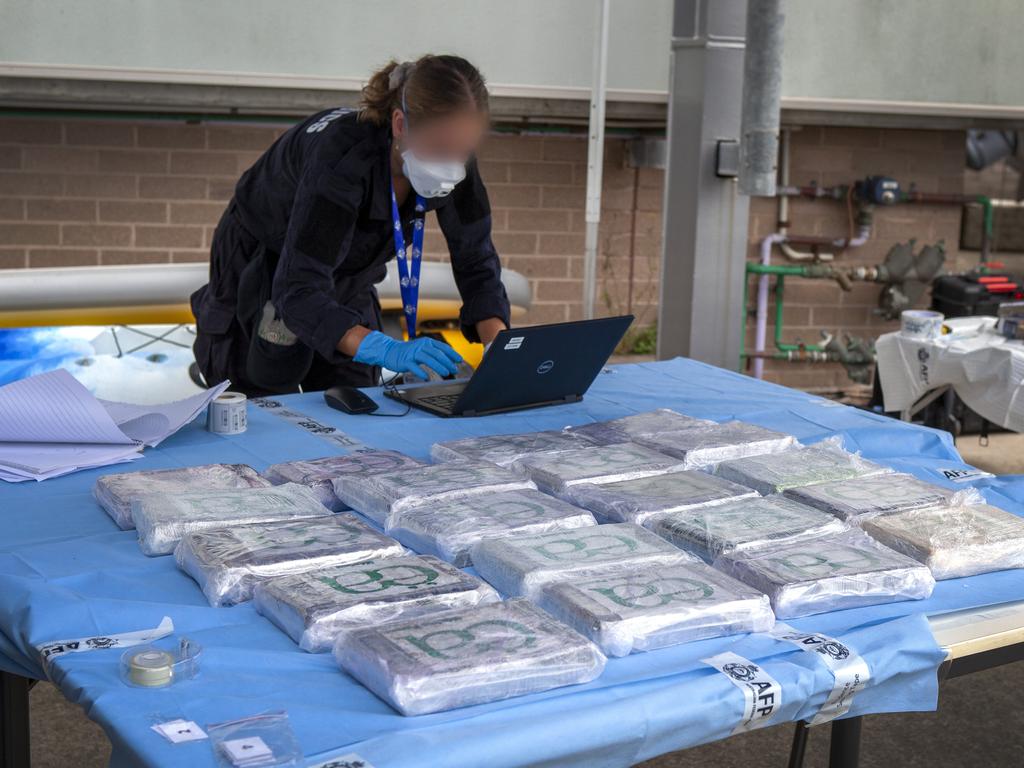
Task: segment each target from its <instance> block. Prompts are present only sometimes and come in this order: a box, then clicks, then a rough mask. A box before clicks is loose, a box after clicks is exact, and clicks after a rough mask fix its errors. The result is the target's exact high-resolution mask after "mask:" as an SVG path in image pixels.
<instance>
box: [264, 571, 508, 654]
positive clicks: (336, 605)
mask: <svg viewBox="0 0 1024 768" xmlns="http://www.w3.org/2000/svg"><path fill="white" fill-rule="evenodd" d="M499 599H500V598H499V597H498V593H497V592H495V591H494V590H493V589H492V588H491V587H490V586H489V585H487V584H484V583H483V582H482V581H481V580H480V579H478V578H476V577H475V576H471V575H469V574H468V573H463V572H462V571H460V570H459V569H458V568H453V567H452V566H451V565H449V564H448V563H445V562H442V561H441V560H438V559H437V558H436V557H420V556H418V555H405V556H403V557H391V558H387V559H384V560H370V561H368V562H363V563H356V564H353V565H343V566H339V567H336V568H325V569H321V570H316V571H310V572H307V573H300V574H297V575H295V576H282V577H279V578H275V579H271V580H270V581H268V582H265V583H263V584H260V585H258V586H257V587H256V599H255V601H254V604H255V606H256V610H257V611H259V612H260V613H262V614H263V615H264V616H266V617H267V618H268V619H270V620H271V621H272V622H273V623H274V624H276V625H277V626H278V627H279V628H280V629H281V630H282V631H284V632H285V634H287V635H288V636H289V637H291V638H292V640H294V641H295V642H296V643H298V644H299V647H300V648H301V649H302V650H304V651H309V652H311V653H318V652H321V651H329V650H330V649H331V647H332V646H333V645H334V641H335V639H336V638H337V637H338V635H339V634H341V633H342V632H347V631H351V630H353V629H359V628H361V627H369V626H373V625H376V624H382V623H384V622H388V621H395V620H398V619H411V618H414V617H416V616H423V615H425V614H428V613H436V612H438V611H444V610H450V609H454V608H469V607H472V606H474V605H480V604H483V603H494V602H497V601H498V600H499Z"/></svg>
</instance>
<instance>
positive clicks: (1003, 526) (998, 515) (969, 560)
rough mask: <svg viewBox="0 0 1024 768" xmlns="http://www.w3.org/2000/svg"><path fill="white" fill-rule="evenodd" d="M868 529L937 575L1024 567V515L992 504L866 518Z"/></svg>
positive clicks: (965, 574)
mask: <svg viewBox="0 0 1024 768" xmlns="http://www.w3.org/2000/svg"><path fill="white" fill-rule="evenodd" d="M863 527H864V530H865V531H867V532H868V533H869V534H871V535H872V536H873V537H874V538H876V539H878V540H879V541H880V542H882V543H883V544H885V545H886V546H888V547H891V548H892V549H895V550H896V551H897V552H902V553H903V554H905V555H909V556H910V557H912V558H914V559H915V560H917V561H918V562H921V563H924V564H925V565H927V566H928V568H929V569H930V570H931V572H932V575H933V576H934V577H935V578H936V579H955V578H960V577H962V576H974V575H976V574H979V573H988V572H989V571H1002V570H1005V569H1008V568H1024V519H1022V518H1020V517H1018V516H1017V515H1014V514H1011V513H1010V512H1007V511H1005V510H1002V509H999V508H998V507H993V506H991V505H989V504H971V505H969V506H953V507H930V508H927V509H912V510H908V511H906V512H896V513H894V514H891V515H885V516H881V517H873V518H870V519H867V520H864V521H863Z"/></svg>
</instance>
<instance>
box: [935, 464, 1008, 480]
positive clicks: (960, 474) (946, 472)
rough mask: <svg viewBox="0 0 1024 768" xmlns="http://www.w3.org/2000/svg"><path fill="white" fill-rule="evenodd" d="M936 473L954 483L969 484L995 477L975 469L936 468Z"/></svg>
mask: <svg viewBox="0 0 1024 768" xmlns="http://www.w3.org/2000/svg"><path fill="white" fill-rule="evenodd" d="M935 472H936V473H937V474H938V476H939V477H941V478H942V479H943V480H950V481H952V482H954V483H969V482H971V480H980V479H981V478H983V477H995V475H993V474H992V473H991V472H986V471H985V470H983V469H976V468H974V467H966V468H964V467H936V468H935Z"/></svg>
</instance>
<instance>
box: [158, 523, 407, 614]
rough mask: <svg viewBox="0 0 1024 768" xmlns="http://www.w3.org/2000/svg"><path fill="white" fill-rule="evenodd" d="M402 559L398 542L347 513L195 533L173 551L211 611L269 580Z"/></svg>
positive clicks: (240, 598)
mask: <svg viewBox="0 0 1024 768" xmlns="http://www.w3.org/2000/svg"><path fill="white" fill-rule="evenodd" d="M403 554H405V548H404V547H403V546H402V545H401V544H399V543H398V542H397V541H395V540H394V539H392V538H391V537H389V536H385V535H384V534H382V533H378V532H377V531H375V530H374V529H373V528H371V527H370V526H369V525H367V524H366V523H364V522H363V521H362V520H360V519H359V518H358V517H356V516H355V515H352V514H346V513H341V514H337V515H330V516H328V517H313V518H308V519H305V520H295V521H292V522H285V523H257V524H254V525H236V526H233V527H231V528H214V529H212V530H203V531H196V532H195V533H189V534H186V535H185V536H183V537H182V539H181V541H180V542H178V546H177V547H175V549H174V558H175V560H176V561H177V563H178V567H179V568H181V570H183V571H184V572H185V573H187V574H188V575H189V576H191V577H192V578H193V579H195V580H196V583H198V584H199V586H200V587H201V588H202V590H203V594H204V595H206V599H207V600H209V601H210V605H212V606H222V605H234V604H235V603H241V602H245V601H246V600H250V599H252V593H253V588H254V587H255V586H256V585H257V584H259V583H260V582H263V581H265V580H267V579H269V578H274V577H278V576H284V575H288V574H294V573H302V572H304V571H311V570H314V569H317V568H325V567H329V566H339V565H348V564H349V563H358V562H362V561H363V560H371V559H374V558H382V557H397V556H401V555H403Z"/></svg>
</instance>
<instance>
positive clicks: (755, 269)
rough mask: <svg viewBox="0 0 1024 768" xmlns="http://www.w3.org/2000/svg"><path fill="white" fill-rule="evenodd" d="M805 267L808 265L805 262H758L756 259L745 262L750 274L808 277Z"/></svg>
mask: <svg viewBox="0 0 1024 768" xmlns="http://www.w3.org/2000/svg"><path fill="white" fill-rule="evenodd" d="M807 269H808V266H807V265H805V264H759V263H757V262H756V261H748V262H747V274H752V275H778V276H779V277H782V276H784V275H791V276H795V277H808V275H807Z"/></svg>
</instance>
